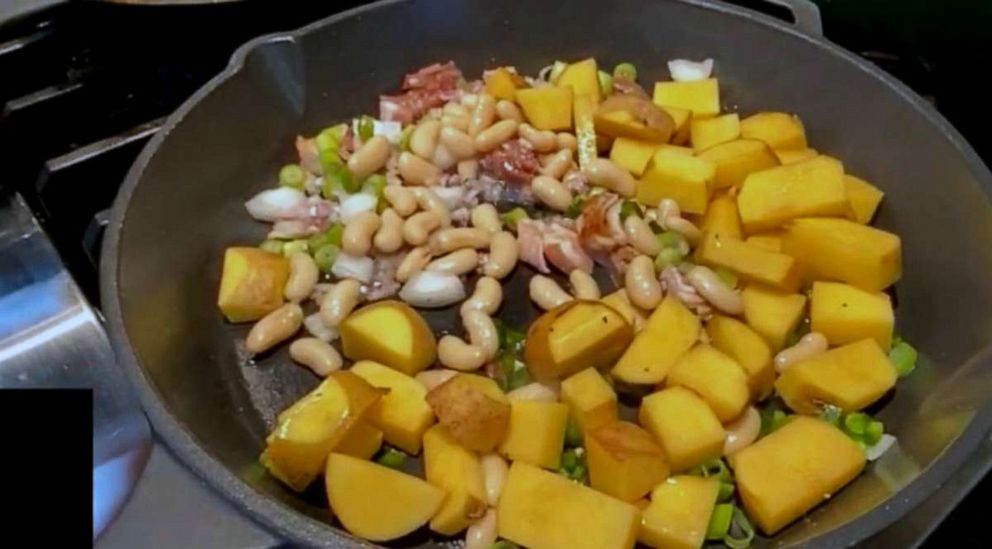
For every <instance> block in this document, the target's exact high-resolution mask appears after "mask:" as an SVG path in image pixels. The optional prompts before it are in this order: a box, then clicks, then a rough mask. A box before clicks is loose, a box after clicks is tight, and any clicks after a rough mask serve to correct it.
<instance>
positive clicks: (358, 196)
mask: <svg viewBox="0 0 992 549" xmlns="http://www.w3.org/2000/svg"><path fill="white" fill-rule="evenodd" d="M378 203H379V199H378V198H377V197H375V196H372V195H371V194H366V193H355V194H353V195H351V196H349V197H348V198H345V199H344V200H342V201H341V211H340V216H341V222H342V223H344V224H345V225H347V224H348V223H351V220H352V219H354V218H355V217H356V216H357V215H358V214H360V213H364V212H374V211H375V207H376V204H378Z"/></svg>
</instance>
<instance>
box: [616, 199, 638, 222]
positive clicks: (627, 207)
mask: <svg viewBox="0 0 992 549" xmlns="http://www.w3.org/2000/svg"><path fill="white" fill-rule="evenodd" d="M632 215H637V216H638V217H640V215H641V208H640V206H638V205H637V203H636V202H634V201H633V200H624V201H623V202H622V203H621V204H620V221H626V220H627V218H628V217H630V216H632Z"/></svg>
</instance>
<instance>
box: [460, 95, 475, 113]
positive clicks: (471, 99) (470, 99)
mask: <svg viewBox="0 0 992 549" xmlns="http://www.w3.org/2000/svg"><path fill="white" fill-rule="evenodd" d="M478 104H479V94H477V93H466V94H463V95H462V105H465V108H467V109H470V110H471V109H474V108H475V106H476V105H478Z"/></svg>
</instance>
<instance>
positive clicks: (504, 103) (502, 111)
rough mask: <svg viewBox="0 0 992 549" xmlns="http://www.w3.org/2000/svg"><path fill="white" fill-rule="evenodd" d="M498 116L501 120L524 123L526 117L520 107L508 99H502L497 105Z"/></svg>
mask: <svg viewBox="0 0 992 549" xmlns="http://www.w3.org/2000/svg"><path fill="white" fill-rule="evenodd" d="M496 114H497V115H499V118H500V120H516V121H517V122H523V121H524V115H523V113H522V112H520V107H517V104H516V103H514V102H513V101H510V100H508V99H500V100H499V102H497V103H496Z"/></svg>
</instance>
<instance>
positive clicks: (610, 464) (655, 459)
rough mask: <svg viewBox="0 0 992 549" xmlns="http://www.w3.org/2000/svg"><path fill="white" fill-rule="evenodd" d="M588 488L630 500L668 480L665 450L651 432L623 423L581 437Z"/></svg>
mask: <svg viewBox="0 0 992 549" xmlns="http://www.w3.org/2000/svg"><path fill="white" fill-rule="evenodd" d="M585 448H586V464H587V465H588V467H589V485H590V486H592V487H593V488H595V489H597V490H599V491H600V492H603V493H604V494H606V495H609V496H613V497H615V498H618V499H622V500H624V501H634V500H636V499H638V498H640V497H642V496H644V495H645V494H647V493H648V492H650V491H651V488H653V487H654V486H655V485H657V484H658V483H659V482H661V481H663V480H665V479H666V478H668V460H667V459H666V458H665V451H664V449H662V447H661V446H660V445H659V444H658V442H657V441H656V440H655V438H654V437H653V436H652V435H651V433H649V432H647V431H645V430H644V429H641V428H640V427H638V426H637V425H635V424H633V423H630V422H627V421H613V422H609V423H604V424H602V425H599V426H597V427H595V428H593V429H590V430H589V431H588V432H587V433H586V435H585Z"/></svg>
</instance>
